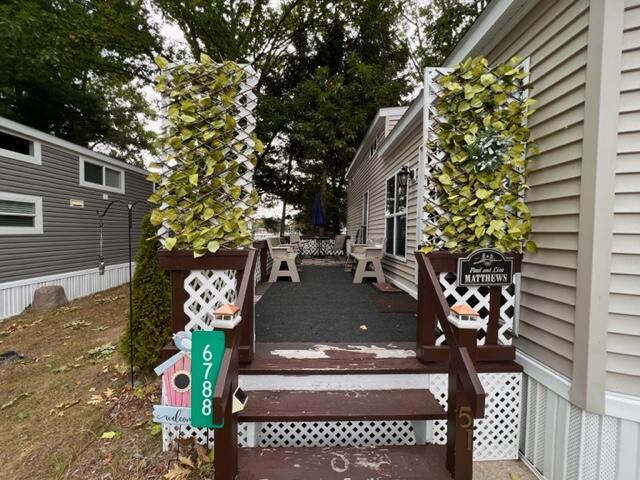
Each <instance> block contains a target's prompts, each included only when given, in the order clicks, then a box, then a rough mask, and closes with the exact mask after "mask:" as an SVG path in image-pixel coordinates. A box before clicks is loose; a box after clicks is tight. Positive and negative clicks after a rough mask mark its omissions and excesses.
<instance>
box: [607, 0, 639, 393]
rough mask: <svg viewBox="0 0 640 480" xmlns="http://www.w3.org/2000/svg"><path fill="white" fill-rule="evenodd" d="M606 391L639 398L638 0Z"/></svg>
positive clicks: (629, 38) (630, 50)
mask: <svg viewBox="0 0 640 480" xmlns="http://www.w3.org/2000/svg"><path fill="white" fill-rule="evenodd" d="M620 84H621V85H620V113H619V117H618V118H619V120H618V149H617V153H618V154H617V159H616V180H615V202H614V221H613V248H612V259H611V260H612V261H611V284H610V293H609V333H608V339H607V378H606V388H607V390H610V391H614V392H620V393H625V394H629V395H640V0H627V1H626V2H625V12H624V34H623V42H622V71H621V79H620Z"/></svg>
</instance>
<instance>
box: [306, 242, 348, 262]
mask: <svg viewBox="0 0 640 480" xmlns="http://www.w3.org/2000/svg"><path fill="white" fill-rule="evenodd" d="M300 255H304V256H306V257H319V256H327V255H328V256H331V255H344V252H343V251H341V250H338V251H337V250H336V249H335V241H334V239H333V238H321V239H317V240H316V239H309V240H302V241H300Z"/></svg>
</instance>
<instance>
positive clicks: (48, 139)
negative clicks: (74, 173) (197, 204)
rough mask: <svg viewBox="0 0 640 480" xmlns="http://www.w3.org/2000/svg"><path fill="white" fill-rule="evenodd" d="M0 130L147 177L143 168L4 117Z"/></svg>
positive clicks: (1, 118) (0, 121)
mask: <svg viewBox="0 0 640 480" xmlns="http://www.w3.org/2000/svg"><path fill="white" fill-rule="evenodd" d="M0 128H1V129H3V130H6V131H9V132H15V133H16V134H18V135H20V136H23V137H28V138H31V139H33V140H38V141H39V142H44V143H47V144H49V145H53V146H56V147H58V148H61V149H63V150H66V151H68V152H72V153H76V154H78V155H81V156H83V157H88V158H93V159H94V160H100V161H102V162H105V163H108V164H110V165H113V166H115V167H118V168H123V169H125V170H130V171H133V172H137V173H140V174H143V175H145V176H146V175H148V173H149V172H148V171H147V170H145V169H144V168H140V167H136V166H133V165H130V164H128V163H126V162H123V161H122V160H117V159H115V158H113V157H111V156H109V155H106V154H104V153H100V152H94V151H93V150H91V149H89V148H86V147H81V146H80V145H76V144H75V143H72V142H70V141H68V140H63V139H62V138H59V137H56V136H55V135H51V134H49V133H45V132H42V131H40V130H36V129H35V128H32V127H28V126H27V125H23V124H22V123H18V122H15V121H13V120H9V119H8V118H5V117H0Z"/></svg>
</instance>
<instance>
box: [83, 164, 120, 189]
mask: <svg viewBox="0 0 640 480" xmlns="http://www.w3.org/2000/svg"><path fill="white" fill-rule="evenodd" d="M80 185H82V186H85V187H91V188H98V189H100V190H108V191H111V192H117V193H124V171H123V170H120V169H118V168H114V167H112V166H110V165H106V164H104V163H101V162H98V161H95V160H90V159H86V158H80Z"/></svg>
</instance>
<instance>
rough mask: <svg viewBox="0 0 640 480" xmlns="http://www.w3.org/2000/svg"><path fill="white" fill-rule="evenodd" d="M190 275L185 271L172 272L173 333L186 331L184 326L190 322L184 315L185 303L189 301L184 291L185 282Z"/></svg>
mask: <svg viewBox="0 0 640 480" xmlns="http://www.w3.org/2000/svg"><path fill="white" fill-rule="evenodd" d="M188 274H189V272H188V271H185V270H171V274H170V279H171V330H172V331H173V333H177V332H180V331H182V330H184V326H185V325H186V324H187V322H188V321H189V319H188V317H187V314H186V313H184V303H185V302H186V301H187V299H188V294H187V291H186V290H185V289H184V280H185V278H187V275H188Z"/></svg>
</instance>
